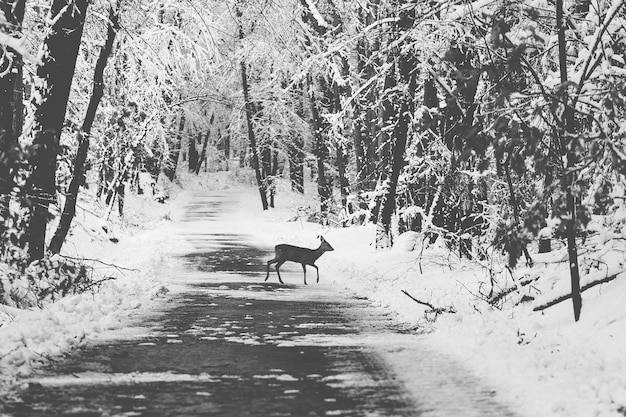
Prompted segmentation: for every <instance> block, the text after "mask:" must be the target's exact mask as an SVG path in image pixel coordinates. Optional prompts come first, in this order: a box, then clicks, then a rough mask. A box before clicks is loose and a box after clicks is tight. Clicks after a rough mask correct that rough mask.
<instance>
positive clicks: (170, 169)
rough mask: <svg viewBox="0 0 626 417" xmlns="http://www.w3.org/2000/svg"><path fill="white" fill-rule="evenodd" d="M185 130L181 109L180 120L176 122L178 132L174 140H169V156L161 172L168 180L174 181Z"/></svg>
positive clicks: (183, 115) (183, 114)
mask: <svg viewBox="0 0 626 417" xmlns="http://www.w3.org/2000/svg"><path fill="white" fill-rule="evenodd" d="M184 130H185V112H184V111H181V115H180V121H179V124H178V133H177V134H176V136H175V138H174V141H170V149H169V157H168V160H167V163H166V164H165V167H164V168H163V173H164V174H165V176H166V177H167V178H168V179H169V180H170V181H174V178H175V177H176V169H177V168H178V157H179V155H180V148H181V145H182V140H183V131H184Z"/></svg>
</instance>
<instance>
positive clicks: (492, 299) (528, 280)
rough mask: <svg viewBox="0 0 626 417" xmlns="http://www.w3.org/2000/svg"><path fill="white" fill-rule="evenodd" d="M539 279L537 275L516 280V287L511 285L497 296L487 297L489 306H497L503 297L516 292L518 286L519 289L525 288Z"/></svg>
mask: <svg viewBox="0 0 626 417" xmlns="http://www.w3.org/2000/svg"><path fill="white" fill-rule="evenodd" d="M539 278H540V276H539V275H535V276H533V277H526V278H522V279H520V280H518V282H517V285H512V286H510V287H508V288H505V289H503V290H502V291H500V292H499V293H497V294H494V295H492V296H491V297H489V304H492V305H494V304H497V303H499V302H500V301H501V300H502V299H503V298H504V297H506V296H507V295H509V294H510V293H512V292H513V291H516V290H518V285H519V286H520V287H525V286H527V285H529V284H532V283H533V282H535V281H538V280H539Z"/></svg>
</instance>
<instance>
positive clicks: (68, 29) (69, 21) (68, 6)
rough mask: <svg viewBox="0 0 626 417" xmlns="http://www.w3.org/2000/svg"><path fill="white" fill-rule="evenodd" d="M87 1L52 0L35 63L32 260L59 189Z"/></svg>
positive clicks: (38, 254)
mask: <svg viewBox="0 0 626 417" xmlns="http://www.w3.org/2000/svg"><path fill="white" fill-rule="evenodd" d="M88 6H89V1H88V0H54V1H53V3H52V7H51V8H50V20H51V21H52V22H53V24H52V27H51V28H50V32H49V34H48V36H47V37H46V39H45V41H44V46H43V48H42V50H41V53H40V61H41V65H39V66H38V67H37V79H36V84H35V93H34V95H33V98H32V102H31V104H32V106H34V114H33V115H32V118H33V126H32V128H31V131H30V132H29V136H30V137H31V138H32V145H31V156H30V164H31V166H32V167H33V168H32V173H31V175H30V178H29V190H30V193H31V198H32V208H31V215H30V224H29V229H28V239H29V247H28V253H29V256H30V259H31V260H37V259H41V258H43V256H44V250H45V240H46V225H47V222H48V217H49V215H48V206H49V204H50V203H52V202H53V201H54V195H55V190H56V185H55V172H56V157H57V154H58V151H59V140H60V136H61V130H62V128H63V122H64V120H65V110H66V107H67V103H68V98H69V94H70V87H71V84H72V79H73V76H74V69H75V64H76V57H77V55H78V48H79V46H80V42H81V38H82V34H83V27H84V23H85V16H86V14H87V8H88Z"/></svg>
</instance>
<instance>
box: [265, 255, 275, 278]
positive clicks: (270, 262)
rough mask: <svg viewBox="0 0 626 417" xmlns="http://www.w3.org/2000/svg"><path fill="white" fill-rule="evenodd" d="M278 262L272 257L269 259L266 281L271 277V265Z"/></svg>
mask: <svg viewBox="0 0 626 417" xmlns="http://www.w3.org/2000/svg"><path fill="white" fill-rule="evenodd" d="M274 262H276V259H270V260H269V261H267V275H265V281H267V279H268V278H269V277H270V265H271V264H273V263H274Z"/></svg>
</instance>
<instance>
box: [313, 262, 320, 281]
mask: <svg viewBox="0 0 626 417" xmlns="http://www.w3.org/2000/svg"><path fill="white" fill-rule="evenodd" d="M311 266H312V267H313V268H315V270H316V271H317V282H318V283H319V282H320V269H319V268H318V267H317V265H315V264H311Z"/></svg>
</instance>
